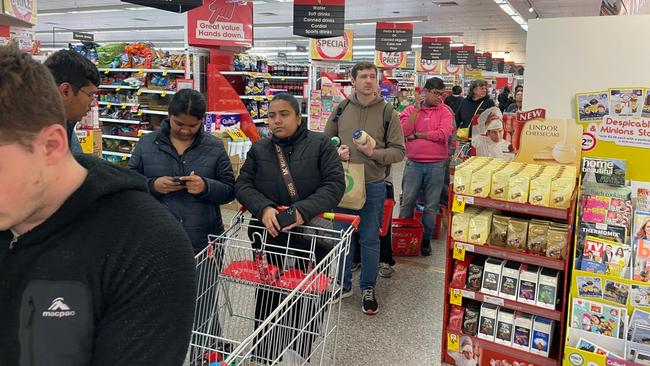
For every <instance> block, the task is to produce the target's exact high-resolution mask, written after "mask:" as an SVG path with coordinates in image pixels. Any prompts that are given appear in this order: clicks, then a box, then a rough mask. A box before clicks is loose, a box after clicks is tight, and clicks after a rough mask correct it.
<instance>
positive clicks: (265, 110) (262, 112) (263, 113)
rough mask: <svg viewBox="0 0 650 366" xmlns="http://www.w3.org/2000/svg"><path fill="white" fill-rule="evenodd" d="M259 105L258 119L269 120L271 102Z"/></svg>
mask: <svg viewBox="0 0 650 366" xmlns="http://www.w3.org/2000/svg"><path fill="white" fill-rule="evenodd" d="M257 105H258V116H259V117H258V118H268V117H269V101H268V100H265V101H262V102H257Z"/></svg>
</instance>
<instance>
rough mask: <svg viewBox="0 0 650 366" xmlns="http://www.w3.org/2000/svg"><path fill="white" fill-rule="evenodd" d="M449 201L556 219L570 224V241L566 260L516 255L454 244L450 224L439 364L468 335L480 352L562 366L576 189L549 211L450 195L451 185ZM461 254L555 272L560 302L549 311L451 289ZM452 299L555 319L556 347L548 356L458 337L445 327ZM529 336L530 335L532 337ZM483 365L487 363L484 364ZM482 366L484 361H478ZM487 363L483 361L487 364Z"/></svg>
mask: <svg viewBox="0 0 650 366" xmlns="http://www.w3.org/2000/svg"><path fill="white" fill-rule="evenodd" d="M449 192H450V194H449V202H454V200H458V201H459V202H462V201H464V202H465V205H473V206H479V207H484V208H491V209H495V210H500V211H502V212H503V213H504V214H505V215H507V214H508V213H514V214H520V215H523V216H526V217H531V218H533V217H534V218H540V219H552V220H557V221H562V222H565V223H566V224H568V225H569V231H568V240H567V250H566V253H567V255H566V256H565V258H564V259H553V258H548V257H544V256H541V255H537V254H532V253H527V252H519V251H514V250H510V249H506V248H501V247H495V246H490V245H488V244H484V245H480V244H470V243H466V242H461V241H457V240H454V239H453V238H452V237H451V224H449V225H448V232H447V246H446V250H447V256H446V258H447V260H446V266H445V269H446V272H445V274H446V278H445V292H444V294H445V295H444V296H445V302H444V315H443V325H442V326H443V332H442V352H441V360H442V362H445V363H449V364H451V365H454V359H453V358H452V357H451V356H450V355H449V354H448V346H449V343H448V342H449V340H450V339H452V338H454V339H460V337H468V338H470V339H471V340H472V342H473V344H474V346H478V347H480V348H481V349H488V350H490V353H491V354H498V355H503V357H510V358H515V359H519V360H526V361H527V362H529V363H531V364H533V365H540V366H551V365H553V366H559V365H561V364H562V350H563V346H562V345H563V344H564V340H565V328H566V319H567V314H566V312H567V301H568V288H569V282H570V276H569V270H570V262H571V260H570V255H569V253H571V252H572V247H573V245H572V244H573V233H574V222H575V220H574V216H575V206H576V195H577V190H576V191H575V192H574V193H573V196H572V201H571V202H572V204H571V206H570V207H569V208H567V209H556V208H549V207H541V206H534V205H530V204H525V203H515V202H506V201H501V200H494V199H490V198H482V197H473V196H466V195H456V194H455V193H454V190H453V187H452V186H450V188H449ZM452 217H453V212H451V210H449V213H448V221H447V222H449V223H451V222H452ZM465 253H475V254H480V255H484V256H488V257H496V258H501V259H506V260H511V261H516V262H520V263H527V264H532V265H537V266H541V267H545V268H550V269H554V270H557V271H559V273H560V283H559V286H558V295H557V298H558V299H559V300H560V303H559V305H558V306H557V307H556V309H547V308H543V307H539V306H536V305H532V304H527V303H523V302H519V301H515V300H510V299H506V298H502V297H500V296H494V295H488V294H485V293H483V292H481V291H473V290H469V289H467V288H454V287H451V285H450V284H451V280H452V275H453V269H454V263H455V260H462V258H464V256H465ZM452 297H453V298H455V299H458V297H462V302H465V301H469V300H474V301H478V302H483V303H490V304H494V305H498V306H501V307H503V308H506V309H511V310H514V311H521V312H524V313H527V314H532V315H539V316H541V317H545V318H548V319H551V320H554V321H555V324H554V329H553V330H554V333H553V340H552V344H553V345H554V347H552V348H551V353H550V355H549V357H544V356H540V355H537V354H534V353H530V352H528V351H523V350H520V349H516V348H513V347H510V346H507V345H503V344H499V343H496V342H492V341H489V340H485V339H482V338H478V337H474V336H471V335H467V334H463V333H457V332H455V331H451V330H449V329H448V323H449V315H450V311H451V305H452V304H451V301H452ZM531 338H532V334H531ZM483 362H485V360H483ZM481 364H483V363H481ZM485 364H487V363H485Z"/></svg>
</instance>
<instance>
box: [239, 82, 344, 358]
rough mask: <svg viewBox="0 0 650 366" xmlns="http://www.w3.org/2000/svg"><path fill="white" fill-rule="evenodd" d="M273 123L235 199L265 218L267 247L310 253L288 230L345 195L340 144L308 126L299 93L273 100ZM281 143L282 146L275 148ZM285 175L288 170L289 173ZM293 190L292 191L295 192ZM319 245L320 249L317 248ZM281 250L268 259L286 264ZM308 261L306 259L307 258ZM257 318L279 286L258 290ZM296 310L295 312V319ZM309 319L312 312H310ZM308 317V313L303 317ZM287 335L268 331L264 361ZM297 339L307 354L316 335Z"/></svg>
mask: <svg viewBox="0 0 650 366" xmlns="http://www.w3.org/2000/svg"><path fill="white" fill-rule="evenodd" d="M269 126H270V128H271V131H272V132H273V136H272V137H271V138H270V139H264V140H261V141H258V142H256V143H254V144H253V146H252V148H251V150H250V151H249V152H248V155H247V158H246V162H245V163H244V165H243V166H242V168H241V171H240V174H239V177H238V178H237V183H236V184H235V193H236V196H237V200H238V201H239V202H240V203H241V204H242V205H243V206H244V207H246V208H247V209H248V210H249V211H250V212H251V213H252V214H253V216H254V217H255V218H257V219H258V220H260V221H261V223H262V225H263V226H264V227H265V228H266V230H267V231H268V233H269V236H268V238H267V241H266V244H271V246H266V247H265V248H266V250H267V251H269V252H285V253H286V250H282V249H281V247H285V248H286V247H287V246H288V247H289V248H292V249H298V250H299V251H295V252H293V255H295V256H299V257H307V256H308V255H307V254H306V251H309V250H310V249H311V248H310V244H311V243H309V241H306V240H299V239H298V238H297V237H296V236H295V235H294V236H292V237H291V241H289V238H288V235H287V232H288V231H289V230H291V229H292V228H294V227H295V226H297V225H302V224H305V223H309V222H310V221H311V220H312V219H313V218H314V217H316V216H317V215H318V214H320V213H322V212H326V211H332V210H333V209H334V208H335V207H336V206H337V205H338V204H339V202H340V201H341V198H342V197H343V193H344V191H345V181H344V174H343V166H342V165H341V161H340V160H339V156H338V153H337V152H336V148H335V147H334V145H332V143H331V142H330V140H329V139H328V138H327V137H326V136H325V135H324V134H321V133H314V132H311V131H309V130H308V129H307V126H306V123H303V122H302V117H301V113H300V105H299V104H298V101H297V100H296V98H294V97H293V96H292V95H289V94H280V95H276V96H275V97H274V98H273V101H272V102H271V104H270V106H269ZM277 148H279V150H280V152H278V150H276V149H277ZM280 154H281V155H282V157H283V159H284V160H285V161H286V165H287V166H288V171H289V173H290V176H291V180H293V183H294V185H295V193H294V194H293V195H290V194H289V189H288V186H287V184H286V183H285V178H283V174H282V170H281V169H280V156H279V155H280ZM285 176H286V173H285ZM292 196H293V197H292ZM278 206H286V207H291V208H292V209H293V211H294V212H295V217H294V223H293V224H291V225H288V226H287V227H284V228H283V227H281V226H280V223H279V222H278V210H277V207H278ZM260 230H261V229H257V230H255V229H254V228H252V229H250V230H249V237H251V239H252V240H253V247H254V248H258V249H259V248H261V246H262V243H261V237H260V235H256V233H255V232H256V231H260ZM319 249H320V250H319ZM326 254H327V250H326V249H324V248H316V253H315V256H316V260H317V261H318V260H320V259H322V258H323V257H324V256H325V255H326ZM282 259H283V256H281V255H267V260H268V261H269V262H270V263H271V264H273V265H275V266H278V267H280V268H283V265H284V264H285V263H283V260H282ZM305 263H307V261H305ZM305 263H299V264H297V265H298V266H300V267H305V268H301V269H302V270H303V271H305V272H306V271H307V270H308V266H307V265H306V264H305ZM256 298H257V299H256V307H255V319H257V320H258V321H257V324H256V327H257V326H258V325H259V321H260V320H263V319H265V318H266V317H267V316H268V315H269V314H270V313H271V312H272V311H273V310H274V309H275V308H276V307H277V306H278V304H279V302H280V300H281V298H280V296H279V294H278V293H277V292H273V291H269V290H258V291H257V293H256ZM298 308H300V309H302V310H300V309H294V310H293V311H294V312H297V313H304V314H313V313H315V309H314V304H313V303H309V302H305V303H304V304H301V306H299V307H298ZM297 318H298V316H297V315H296V319H295V320H298V319H297ZM307 318H308V319H309V318H311V317H307ZM303 319H304V317H303ZM318 323H319V320H317V319H316V320H313V322H312V323H311V324H309V327H310V329H311V330H312V331H317V327H318ZM305 325H306V324H302V323H301V324H293V325H291V326H292V327H294V328H296V327H303V326H305ZM293 336H295V335H293V334H292V335H291V336H290V337H288V338H287V334H286V331H285V332H284V333H282V334H276V335H275V336H267V337H266V340H269V341H266V340H265V341H262V344H261V345H260V346H259V347H257V348H256V356H258V357H260V361H263V360H264V359H266V360H269V359H271V360H273V359H274V358H275V357H277V356H278V354H277V352H278V351H279V350H280V349H281V348H283V347H277V345H275V346H274V344H273V343H274V342H272V341H273V340H274V339H292V338H293ZM305 337H306V339H303V340H301V341H298V342H295V343H294V344H293V348H294V349H295V350H296V351H297V352H298V353H299V354H300V355H301V356H302V357H304V358H309V355H310V353H311V343H312V341H313V339H314V336H313V335H312V336H309V335H308V336H305Z"/></svg>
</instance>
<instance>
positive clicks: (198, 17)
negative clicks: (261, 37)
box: [187, 0, 253, 47]
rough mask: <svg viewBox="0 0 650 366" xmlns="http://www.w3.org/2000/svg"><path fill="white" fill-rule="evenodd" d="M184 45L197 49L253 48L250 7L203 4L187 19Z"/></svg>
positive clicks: (219, 1)
mask: <svg viewBox="0 0 650 366" xmlns="http://www.w3.org/2000/svg"><path fill="white" fill-rule="evenodd" d="M187 31H188V41H189V44H190V45H191V46H198V47H218V46H229V47H253V3H251V2H250V1H249V2H245V1H233V0H205V3H204V4H203V6H201V7H198V8H196V9H193V10H191V11H190V12H189V13H188V15H187Z"/></svg>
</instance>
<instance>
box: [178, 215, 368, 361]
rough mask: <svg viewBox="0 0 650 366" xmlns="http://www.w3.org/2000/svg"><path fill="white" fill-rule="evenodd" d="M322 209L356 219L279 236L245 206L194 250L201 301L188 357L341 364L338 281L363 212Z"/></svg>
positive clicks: (332, 217) (335, 217)
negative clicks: (338, 352)
mask: <svg viewBox="0 0 650 366" xmlns="http://www.w3.org/2000/svg"><path fill="white" fill-rule="evenodd" d="M321 217H322V218H324V219H327V220H323V222H329V223H331V222H332V220H335V221H342V222H348V223H350V225H349V226H348V227H347V229H345V230H334V229H333V228H324V227H315V226H301V227H299V228H297V229H294V230H292V231H291V232H289V233H283V234H281V235H279V236H278V237H277V238H273V237H272V236H271V235H270V234H269V232H268V231H267V230H266V229H265V227H264V225H263V224H262V223H261V222H259V221H258V220H256V219H253V218H251V217H250V216H249V215H248V214H245V213H244V212H243V211H240V212H239V213H238V214H237V215H236V216H235V217H234V218H233V220H232V222H231V226H230V228H229V229H228V230H227V231H225V232H224V233H223V234H222V235H219V236H210V238H209V239H210V243H209V245H208V246H207V247H206V248H205V249H204V250H203V251H202V252H201V253H199V254H198V255H197V256H196V269H197V278H198V291H197V303H196V312H195V320H194V327H193V331H192V340H191V344H190V349H189V352H188V362H187V363H186V364H189V365H190V366H214V365H218V366H222V365H226V366H249V365H250V366H252V365H255V366H259V365H282V366H285V365H286V366H289V365H291V366H293V365H333V364H335V359H336V342H337V336H338V322H339V317H340V302H339V301H336V299H337V298H338V296H340V291H341V287H340V286H339V285H338V282H340V278H341V272H340V271H342V268H345V267H344V264H345V263H344V261H345V256H346V254H347V252H348V250H349V244H350V238H351V235H352V233H353V231H354V230H356V229H357V228H358V224H359V220H360V219H359V217H358V216H352V215H345V214H334V213H325V214H322V215H321ZM328 220H329V221H328ZM337 279H338V281H337Z"/></svg>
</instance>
